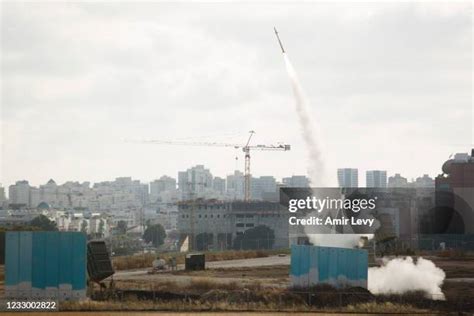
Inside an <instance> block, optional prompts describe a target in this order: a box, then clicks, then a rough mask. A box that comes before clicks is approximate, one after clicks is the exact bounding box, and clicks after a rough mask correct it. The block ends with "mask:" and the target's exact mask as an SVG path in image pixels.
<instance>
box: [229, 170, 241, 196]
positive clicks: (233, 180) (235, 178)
mask: <svg viewBox="0 0 474 316" xmlns="http://www.w3.org/2000/svg"><path fill="white" fill-rule="evenodd" d="M244 183H245V177H244V174H243V173H242V172H240V171H238V170H235V171H234V174H231V175H228V176H227V180H226V192H227V196H228V197H229V198H230V199H232V200H243V199H244V193H245V189H244V188H245V184H244Z"/></svg>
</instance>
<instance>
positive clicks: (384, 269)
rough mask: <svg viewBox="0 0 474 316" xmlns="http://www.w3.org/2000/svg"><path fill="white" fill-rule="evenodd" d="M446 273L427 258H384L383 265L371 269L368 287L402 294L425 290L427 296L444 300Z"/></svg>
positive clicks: (373, 290)
mask: <svg viewBox="0 0 474 316" xmlns="http://www.w3.org/2000/svg"><path fill="white" fill-rule="evenodd" d="M445 277H446V274H445V273H444V271H443V270H441V269H440V268H438V267H436V266H435V264H434V263H433V262H432V261H430V260H427V259H423V258H421V257H420V258H418V259H417V260H416V262H415V261H414V260H413V259H412V258H411V257H406V258H395V259H391V260H388V259H384V263H383V265H382V266H381V267H373V268H370V269H369V280H368V287H369V291H370V292H372V293H373V294H401V293H405V292H409V291H423V292H425V294H426V297H428V298H430V299H434V300H444V299H445V298H444V294H443V292H442V291H441V285H442V284H443V281H444V278H445Z"/></svg>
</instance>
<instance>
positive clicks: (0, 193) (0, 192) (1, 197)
mask: <svg viewBox="0 0 474 316" xmlns="http://www.w3.org/2000/svg"><path fill="white" fill-rule="evenodd" d="M6 199H7V197H6V196H5V188H4V187H2V186H1V185H0V205H1V204H2V203H3V202H5V200H6Z"/></svg>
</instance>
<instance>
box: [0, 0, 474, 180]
mask: <svg viewBox="0 0 474 316" xmlns="http://www.w3.org/2000/svg"><path fill="white" fill-rule="evenodd" d="M1 9H2V19H1V20H2V22H1V26H2V29H1V34H2V39H1V43H2V44H1V55H2V58H1V59H2V60H1V74H2V78H1V80H2V93H1V106H2V108H1V110H2V112H1V137H0V138H1V141H2V153H1V155H0V159H1V175H0V182H1V183H2V184H3V185H4V186H8V185H10V184H12V183H14V182H15V181H16V180H21V179H26V180H28V181H29V182H30V183H31V184H32V185H39V184H43V183H45V182H46V181H47V180H48V179H50V178H53V179H54V180H55V181H56V182H58V183H63V182H65V181H68V180H77V181H81V182H82V181H91V182H97V181H104V180H112V179H114V178H116V177H119V176H132V177H133V178H135V179H141V180H143V181H151V180H153V179H156V178H159V177H160V176H161V175H164V174H166V175H169V176H172V177H174V178H176V176H177V173H178V171H181V170H185V169H187V168H189V167H191V166H194V165H197V164H204V165H205V166H206V168H209V169H210V171H211V172H212V174H213V175H216V176H221V177H224V176H226V175H227V174H231V173H232V172H233V170H234V169H236V166H237V167H238V169H239V170H241V171H243V166H244V161H243V154H242V152H241V151H240V150H234V149H232V148H213V147H195V146H191V147H189V146H169V145H143V144H131V143H126V142H123V139H164V140H185V141H210V142H228V143H236V142H238V143H244V142H245V141H246V139H247V137H248V131H249V130H255V131H256V132H257V134H256V135H255V138H254V140H253V144H275V143H277V142H284V143H288V144H291V146H292V149H291V151H289V152H253V154H252V174H253V175H254V176H261V175H273V176H275V177H276V178H282V177H284V176H291V175H297V174H306V171H307V163H306V158H307V154H306V148H305V144H304V141H303V138H302V136H301V131H300V126H299V123H298V118H297V115H296V113H295V110H294V102H295V101H294V98H293V95H292V91H291V86H290V82H289V79H288V75H287V73H286V70H285V65H284V61H283V58H282V54H281V52H280V48H279V46H278V43H277V42H276V40H275V36H274V34H273V27H274V26H276V27H277V28H278V30H279V32H280V36H281V38H282V41H283V42H284V45H285V49H286V51H287V53H288V55H289V57H290V58H291V60H292V63H293V65H294V67H295V68H296V70H297V72H298V74H299V76H300V80H301V83H302V85H303V86H304V88H305V90H306V92H307V94H308V98H309V101H310V102H309V103H310V105H311V110H312V111H313V112H314V115H315V116H316V117H317V120H316V122H317V124H320V130H321V133H322V138H323V141H324V145H325V148H326V152H325V156H326V158H327V163H328V169H329V170H330V172H331V175H334V180H333V181H334V184H336V169H337V168H342V167H352V168H359V170H361V171H362V172H363V171H365V170H372V169H382V170H387V171H388V174H390V175H391V174H394V173H401V174H402V175H403V176H405V177H407V178H416V177H418V176H421V175H423V174H429V175H431V176H435V175H437V174H438V173H440V172H441V169H440V167H441V164H442V163H443V162H444V161H446V159H447V158H448V156H449V155H450V154H452V153H455V152H468V151H470V149H471V147H472V143H473V126H472V122H473V109H472V46H471V44H472V5H471V3H470V2H465V3H462V2H456V3H445V4H433V3H426V2H420V3H407V2H400V3H370V4H364V3H344V4H342V3H341V4H336V3H308V2H304V3H303V2H301V3H292V4H290V3H258V4H251V3H246V2H243V3H238V2H233V3H176V4H172V3H164V2H163V3H153V2H142V3H132V2H130V3H117V2H109V3H107V2H104V3H91V2H89V3H83V4H79V3H69V4H66V3H53V2H45V3H13V2H11V3H10V2H3V3H2V4H1ZM236 156H237V157H238V158H239V160H238V161H237V162H236V160H235V157H236Z"/></svg>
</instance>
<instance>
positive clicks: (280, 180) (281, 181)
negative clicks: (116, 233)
mask: <svg viewBox="0 0 474 316" xmlns="http://www.w3.org/2000/svg"><path fill="white" fill-rule="evenodd" d="M199 166H203V167H204V168H206V169H207V170H209V171H210V173H211V174H212V177H213V179H215V178H218V179H224V180H226V178H227V177H229V176H232V175H234V173H235V172H238V173H240V174H241V175H242V177H243V175H244V174H243V171H242V170H234V171H233V172H228V173H226V174H224V175H217V174H215V173H213V172H212V170H211V169H210V168H207V167H206V165H203V164H197V165H193V166H189V167H188V168H186V169H185V170H187V169H192V168H195V167H199ZM345 169H351V170H355V171H357V172H360V176H363V177H359V181H357V183H358V187H365V186H366V185H367V176H366V173H367V172H368V171H386V170H385V169H383V170H372V169H371V170H362V169H359V168H338V169H336V172H335V175H334V176H335V177H337V175H338V174H339V172H340V170H345ZM440 170H441V167H440ZM181 172H183V170H182V171H177V172H176V175H171V174H161V175H159V176H156V177H154V178H151V180H144V179H139V178H135V177H133V176H130V175H120V176H115V177H113V178H108V179H101V180H98V181H90V180H87V179H86V180H84V181H79V180H76V179H68V180H66V181H56V179H54V178H52V177H50V178H48V179H45V180H44V181H43V182H38V183H33V182H31V181H30V180H29V179H17V180H15V181H14V182H12V183H0V187H3V188H8V187H9V186H10V185H14V184H15V183H16V182H19V181H20V182H21V181H28V183H29V184H30V185H31V186H40V185H42V184H46V183H48V182H49V181H51V180H53V181H55V182H56V183H58V185H62V184H66V183H87V182H88V183H90V185H91V186H93V185H94V184H100V183H106V182H111V181H114V180H116V179H120V178H131V179H133V180H137V181H140V182H141V183H142V184H147V185H150V184H152V183H153V182H156V181H159V180H160V179H162V178H168V179H173V180H175V181H176V186H177V187H178V179H179V174H180V173H181ZM439 174H442V172H439V173H438V174H436V175H430V174H418V175H417V176H415V177H413V178H408V177H404V178H405V179H406V180H407V181H408V182H414V181H415V180H416V179H417V178H421V177H424V176H428V177H430V178H435V177H436V176H438V175H439ZM251 176H252V178H260V177H273V178H275V180H276V181H277V183H279V184H284V182H285V181H284V180H285V179H286V178H290V177H305V178H307V179H308V180H309V178H308V175H307V174H291V175H284V176H283V177H281V178H279V177H276V176H274V175H271V174H266V175H254V174H252V175H251ZM389 176H390V177H392V176H404V174H403V173H400V172H395V173H393V174H392V173H388V172H387V184H388V178H389ZM339 186H346V185H341V184H337V185H336V186H334V187H339ZM346 187H347V186H346ZM352 187H354V186H352ZM356 187H357V186H356Z"/></svg>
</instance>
